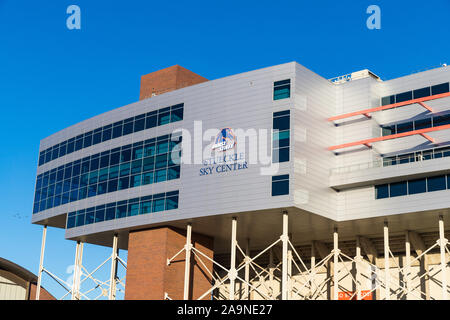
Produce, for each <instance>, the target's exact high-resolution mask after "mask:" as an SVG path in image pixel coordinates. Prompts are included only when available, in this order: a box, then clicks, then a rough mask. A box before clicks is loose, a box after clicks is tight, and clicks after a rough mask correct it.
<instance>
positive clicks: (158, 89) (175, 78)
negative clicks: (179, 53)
mask: <svg viewBox="0 0 450 320" xmlns="http://www.w3.org/2000/svg"><path fill="white" fill-rule="evenodd" d="M205 81H208V79H206V78H204V77H202V76H200V75H198V74H196V73H194V72H192V71H189V70H188V69H186V68H183V67H182V66H179V65H175V66H172V67H169V68H166V69H162V70H158V71H155V72H152V73H149V74H146V75H143V76H142V77H141V91H140V95H139V100H143V99H147V98H150V97H151V96H152V94H153V93H154V94H157V95H158V94H161V93H165V92H169V91H173V90H176V89H180V88H184V87H188V86H192V85H194V84H197V83H202V82H205Z"/></svg>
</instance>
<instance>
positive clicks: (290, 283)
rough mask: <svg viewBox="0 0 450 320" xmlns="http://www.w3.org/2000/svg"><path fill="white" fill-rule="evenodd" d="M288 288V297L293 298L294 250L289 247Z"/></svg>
mask: <svg viewBox="0 0 450 320" xmlns="http://www.w3.org/2000/svg"><path fill="white" fill-rule="evenodd" d="M287 263H288V264H287V274H288V277H287V290H288V294H287V299H288V300H291V297H292V281H291V279H292V250H291V249H290V248H289V249H288V252H287Z"/></svg>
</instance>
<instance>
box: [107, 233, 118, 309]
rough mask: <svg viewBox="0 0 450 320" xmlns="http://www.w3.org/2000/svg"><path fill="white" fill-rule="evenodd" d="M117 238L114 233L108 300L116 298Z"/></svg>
mask: <svg viewBox="0 0 450 320" xmlns="http://www.w3.org/2000/svg"><path fill="white" fill-rule="evenodd" d="M118 240H119V236H118V235H117V234H114V236H113V245H112V254H111V274H110V276H109V300H115V299H116V281H117V280H116V279H117V256H118V255H119V248H118V246H117V245H118Z"/></svg>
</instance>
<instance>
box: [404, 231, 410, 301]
mask: <svg viewBox="0 0 450 320" xmlns="http://www.w3.org/2000/svg"><path fill="white" fill-rule="evenodd" d="M405 251H406V254H405V260H406V261H405V272H404V277H405V291H406V292H405V295H406V296H405V299H406V300H409V286H410V285H409V277H410V272H411V243H410V242H409V231H408V230H407V231H406V232H405Z"/></svg>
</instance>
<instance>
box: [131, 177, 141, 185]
mask: <svg viewBox="0 0 450 320" xmlns="http://www.w3.org/2000/svg"><path fill="white" fill-rule="evenodd" d="M140 185H141V175H140V174H137V175H134V176H131V178H130V187H131V188H134V187H139V186H140Z"/></svg>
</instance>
